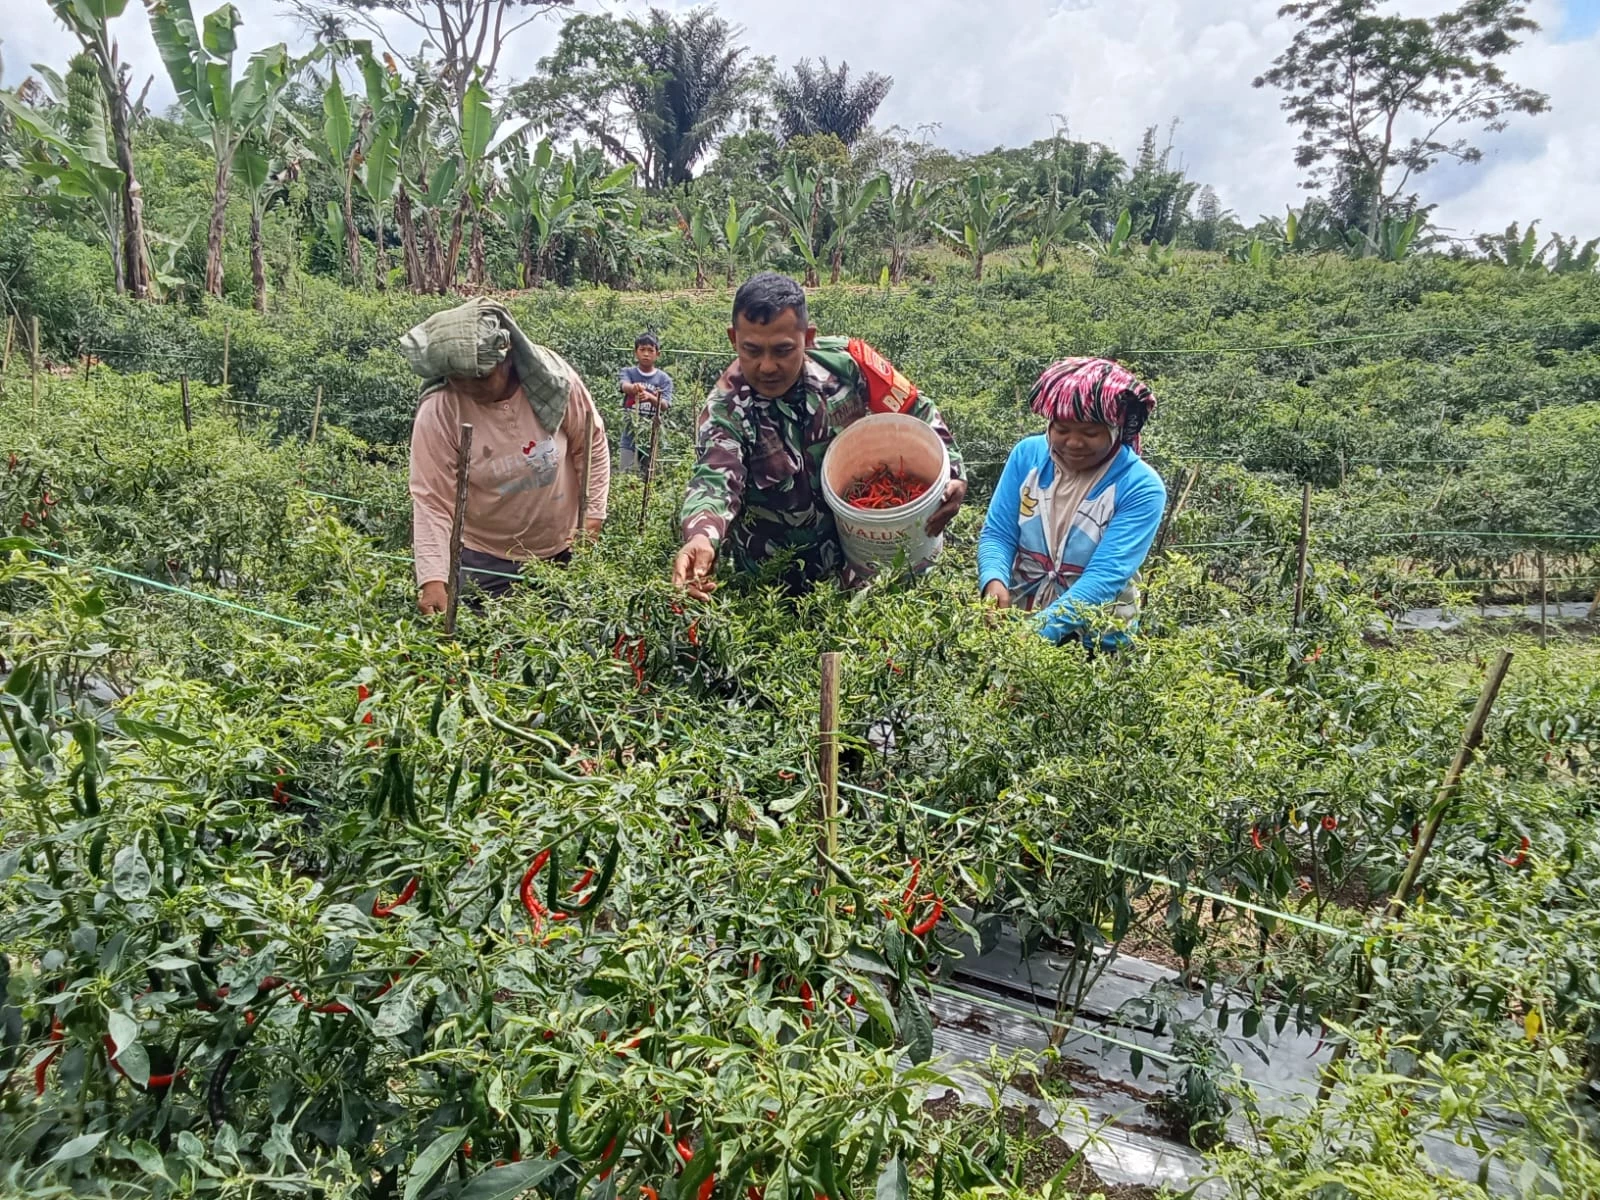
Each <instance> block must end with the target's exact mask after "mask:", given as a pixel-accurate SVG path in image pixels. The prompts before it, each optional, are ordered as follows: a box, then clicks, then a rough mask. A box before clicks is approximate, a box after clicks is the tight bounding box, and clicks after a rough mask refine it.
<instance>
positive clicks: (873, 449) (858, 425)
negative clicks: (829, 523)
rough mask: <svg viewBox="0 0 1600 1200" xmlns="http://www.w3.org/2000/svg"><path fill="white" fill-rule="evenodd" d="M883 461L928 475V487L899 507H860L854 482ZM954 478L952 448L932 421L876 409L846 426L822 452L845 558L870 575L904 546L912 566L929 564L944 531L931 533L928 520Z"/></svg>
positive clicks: (824, 480) (910, 472)
mask: <svg viewBox="0 0 1600 1200" xmlns="http://www.w3.org/2000/svg"><path fill="white" fill-rule="evenodd" d="M883 466H887V467H890V468H892V469H893V470H897V471H904V472H905V473H906V474H908V475H912V476H914V477H916V478H917V479H920V480H922V481H923V482H924V483H926V484H928V490H927V491H925V492H923V493H922V495H920V496H918V497H917V498H916V499H915V500H913V501H912V502H911V503H910V504H902V505H900V507H898V508H881V509H870V508H856V507H854V506H853V505H851V504H850V503H849V502H848V501H847V500H845V498H844V494H845V492H846V491H848V490H849V488H850V485H851V484H852V483H854V482H856V480H858V479H862V478H865V477H866V476H867V475H870V474H871V473H872V472H873V471H875V470H877V469H878V468H879V467H883ZM949 479H950V453H949V451H948V450H946V449H945V445H944V443H943V442H942V441H940V440H939V435H938V434H937V433H935V432H934V431H933V428H932V426H930V425H929V424H928V423H927V422H926V421H919V420H918V419H917V418H916V417H907V416H903V415H901V414H899V413H872V414H871V415H869V416H865V417H862V418H861V419H860V420H858V421H856V422H854V423H853V424H851V425H849V426H848V427H846V428H845V429H844V431H843V432H841V433H840V434H839V435H838V436H837V437H835V438H834V439H833V444H832V445H831V446H829V447H828V452H827V454H825V455H823V458H822V494H823V497H824V498H825V499H826V500H827V502H828V507H829V508H830V509H832V510H833V519H834V523H835V524H836V525H837V526H838V528H839V541H840V542H841V543H842V544H843V546H844V556H845V558H847V559H848V560H849V561H850V564H851V565H852V566H853V567H855V568H856V570H857V571H858V572H859V573H861V574H862V575H865V576H868V577H870V576H872V575H875V574H877V573H878V571H880V570H882V569H883V568H884V567H887V566H889V565H891V564H892V563H893V562H894V560H895V558H896V557H897V556H898V555H899V554H900V553H901V552H902V551H903V552H904V553H905V559H906V562H907V563H908V564H910V565H911V566H912V567H914V568H919V569H920V568H922V567H925V566H927V565H928V563H930V562H932V561H933V559H934V557H935V556H936V555H937V554H938V553H939V551H940V550H941V549H943V548H944V538H943V537H942V536H941V537H929V536H928V530H927V522H928V518H929V517H930V516H932V515H933V511H934V509H936V508H938V507H939V504H940V502H941V501H943V499H944V489H945V484H946V483H947V482H948V481H949Z"/></svg>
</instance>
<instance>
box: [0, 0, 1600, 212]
mask: <svg viewBox="0 0 1600 1200" xmlns="http://www.w3.org/2000/svg"><path fill="white" fill-rule="evenodd" d="M1448 2H1449V0H1395V7H1396V10H1397V11H1405V12H1408V13H1410V14H1418V15H1420V14H1426V13H1428V12H1430V11H1438V10H1440V9H1442V8H1444V7H1446V6H1447V4H1448ZM656 3H657V4H658V6H660V7H664V8H667V9H669V10H674V11H680V12H681V11H686V10H687V9H689V8H690V7H692V4H691V3H690V2H689V0H656ZM1279 3H1280V0H985V2H984V3H981V4H975V3H973V2H972V0H865V2H864V0H807V2H806V3H804V4H799V5H796V4H772V3H755V2H752V0H723V2H722V3H721V4H720V5H719V10H720V12H721V14H722V15H723V16H724V17H726V18H727V19H729V20H731V21H734V22H736V23H738V24H740V25H741V26H743V28H744V39H745V41H746V42H747V43H748V44H749V46H750V47H751V49H752V50H753V51H755V52H756V53H758V54H763V55H772V56H774V57H775V58H776V59H777V62H778V65H779V67H780V68H781V67H787V66H789V65H790V64H792V63H793V62H794V61H795V60H797V59H799V58H802V57H810V58H813V59H815V58H818V57H822V56H826V57H827V58H829V59H830V61H831V62H833V63H834V64H835V65H837V64H838V63H839V62H840V61H841V60H843V61H847V62H849V63H850V65H851V67H852V68H854V69H855V70H857V71H866V70H874V71H879V72H881V73H883V74H887V75H890V76H892V77H893V78H894V81H895V84H894V89H893V90H892V91H891V92H890V94H889V97H888V99H887V100H886V101H885V102H884V104H883V106H882V107H881V108H880V109H879V110H878V121H877V123H878V125H879V126H880V127H882V126H888V125H899V126H900V127H902V128H903V129H905V130H907V131H916V130H918V129H919V128H920V127H924V126H930V125H931V126H935V127H936V128H935V129H934V131H933V133H932V138H933V140H934V141H935V142H937V143H939V144H941V145H944V146H946V147H948V148H950V149H952V150H958V151H982V150H987V149H991V148H993V147H995V146H997V145H1019V144H1025V143H1027V142H1030V141H1033V140H1034V139H1036V138H1042V137H1048V136H1049V135H1050V133H1051V131H1052V129H1053V127H1054V124H1055V121H1056V118H1057V117H1058V116H1059V117H1063V118H1065V119H1066V121H1067V125H1068V129H1069V130H1070V132H1071V135H1072V136H1073V137H1078V138H1084V139H1087V140H1093V141H1100V142H1105V143H1107V144H1108V145H1111V146H1113V147H1114V148H1116V149H1117V150H1118V151H1120V152H1121V153H1123V154H1124V155H1127V156H1131V155H1132V154H1133V153H1134V151H1135V150H1136V149H1137V148H1138V144H1139V139H1140V136H1141V134H1142V133H1143V131H1144V129H1145V128H1146V127H1147V126H1150V125H1157V126H1160V127H1161V130H1162V135H1163V137H1165V134H1166V129H1167V127H1168V126H1169V125H1170V123H1171V121H1172V119H1173V118H1174V117H1178V118H1180V123H1179V125H1178V127H1177V129H1176V132H1175V133H1174V135H1173V149H1174V155H1175V157H1176V158H1177V159H1178V160H1180V161H1181V163H1182V165H1183V166H1184V167H1185V168H1186V170H1187V171H1188V172H1189V175H1190V177H1191V178H1192V179H1195V180H1198V181H1200V182H1202V183H1209V184H1211V185H1212V186H1213V187H1214V188H1215V189H1216V191H1217V193H1218V195H1219V196H1220V197H1221V199H1222V202H1223V204H1224V205H1225V206H1226V207H1228V208H1230V209H1232V210H1233V211H1234V212H1235V213H1236V214H1237V215H1238V216H1239V217H1240V219H1241V220H1243V221H1245V222H1246V223H1247V224H1248V223H1252V222H1254V221H1255V219H1256V218H1257V217H1259V216H1261V215H1263V214H1267V215H1281V214H1282V213H1283V212H1284V209H1285V208H1286V207H1287V206H1289V205H1298V203H1299V202H1300V200H1301V198H1302V197H1303V195H1304V193H1303V191H1302V190H1301V189H1300V188H1299V186H1298V184H1299V181H1300V172H1299V170H1298V169H1297V168H1296V167H1295V165H1294V161H1293V153H1294V145H1295V132H1294V131H1293V130H1292V129H1291V128H1290V127H1289V126H1288V125H1287V124H1286V123H1285V122H1284V119H1283V114H1282V113H1281V112H1280V111H1279V108H1278V103H1279V99H1280V95H1279V94H1278V93H1276V92H1274V91H1272V90H1270V89H1256V88H1253V87H1252V86H1251V80H1252V79H1254V78H1255V76H1257V75H1258V74H1260V73H1261V72H1262V71H1264V70H1265V69H1266V68H1267V67H1268V65H1269V64H1270V63H1271V61H1272V59H1273V58H1274V57H1275V56H1276V55H1277V54H1278V52H1279V51H1280V50H1282V49H1283V48H1284V47H1285V46H1286V45H1287V44H1288V42H1289V39H1290V38H1291V37H1292V35H1293V27H1292V24H1291V23H1290V22H1287V21H1281V20H1279V19H1278V18H1277V16H1276V12H1277V9H1278V7H1279ZM194 4H195V8H196V11H197V12H204V11H209V9H210V8H211V7H214V5H213V4H212V3H211V0H194ZM235 4H236V7H237V8H238V9H239V11H240V13H241V15H242V16H243V18H244V24H243V25H242V26H241V27H240V29H239V36H240V41H241V46H242V48H243V49H245V50H247V51H248V50H254V49H257V48H260V47H262V46H266V45H269V44H272V43H274V42H278V41H287V42H288V43H289V44H290V46H291V48H297V47H298V48H302V49H303V48H304V47H305V46H306V45H307V38H306V35H305V34H304V32H303V31H302V30H301V29H299V28H298V27H297V25H296V23H295V22H294V20H293V19H292V18H291V17H290V16H288V15H287V14H286V12H285V11H284V8H283V6H282V5H281V4H280V3H279V2H278V0H235ZM0 6H3V7H4V9H5V11H6V14H7V16H8V17H10V18H11V19H10V20H9V21H7V22H4V23H3V24H0V58H3V61H4V73H3V75H0V84H3V85H4V86H6V87H14V86H15V85H16V84H17V83H18V82H20V80H21V79H22V78H23V77H24V76H25V75H26V74H27V72H28V70H29V64H30V63H33V62H37V61H42V62H45V63H48V64H51V65H55V66H60V65H61V64H63V63H64V62H65V60H66V59H67V57H68V56H69V55H70V54H71V53H72V51H73V49H74V43H73V41H72V39H71V38H70V36H69V35H68V34H67V33H66V32H65V30H64V29H62V28H61V27H60V26H59V25H58V24H56V22H55V21H54V19H53V18H52V16H51V14H50V10H49V7H48V5H47V3H46V0H0ZM579 7H580V8H582V9H584V10H586V11H602V10H603V11H611V12H614V13H623V12H627V11H643V10H644V9H645V8H646V7H647V6H646V5H645V4H641V3H635V2H633V0H580V3H579ZM1531 15H1532V16H1534V18H1535V19H1537V20H1538V21H1539V22H1540V24H1541V25H1542V26H1543V29H1542V30H1541V32H1539V33H1538V34H1536V35H1534V36H1532V37H1530V38H1528V39H1527V40H1526V41H1525V43H1524V45H1523V46H1522V47H1520V48H1519V49H1518V50H1517V51H1516V52H1515V53H1514V54H1513V55H1512V57H1511V58H1510V59H1508V60H1507V62H1506V67H1507V70H1508V72H1509V74H1510V75H1511V77H1512V78H1513V79H1515V80H1517V81H1518V82H1520V83H1523V84H1525V85H1528V86H1531V87H1535V88H1538V89H1540V90H1541V91H1544V92H1546V93H1548V94H1549V96H1550V104H1551V111H1549V112H1548V113H1545V114H1542V115H1540V116H1537V117H1521V116H1519V117H1517V118H1516V119H1515V120H1514V121H1513V123H1512V125H1511V127H1510V128H1508V129H1507V130H1506V131H1505V132H1503V133H1499V134H1486V135H1484V136H1483V137H1482V138H1481V139H1480V141H1479V143H1478V144H1479V145H1481V146H1482V147H1483V148H1484V152H1485V153H1484V159H1483V161H1482V162H1481V163H1478V164H1477V165H1475V166H1471V167H1457V166H1453V165H1441V166H1439V167H1436V168H1435V169H1434V170H1432V171H1430V172H1428V173H1427V174H1426V175H1424V176H1422V177H1421V179H1420V180H1419V182H1418V190H1419V191H1420V193H1421V195H1422V197H1423V199H1424V200H1425V201H1427V202H1431V203H1435V204H1437V206H1438V207H1437V209H1436V211H1435V213H1434V217H1433V219H1434V222H1435V224H1436V226H1437V227H1439V228H1440V229H1441V230H1442V231H1444V232H1447V233H1451V234H1454V235H1457V236H1461V237H1466V236H1470V235H1471V234H1473V233H1477V232H1498V231H1499V230H1502V229H1504V228H1505V227H1506V226H1507V225H1508V224H1510V223H1511V222H1512V221H1517V222H1521V223H1523V224H1524V226H1525V225H1526V222H1528V221H1529V220H1532V219H1537V220H1539V221H1540V228H1541V231H1542V232H1544V233H1546V234H1548V233H1550V232H1553V231H1559V232H1562V233H1565V234H1569V235H1571V234H1581V235H1582V236H1583V237H1584V238H1585V239H1587V238H1588V237H1593V236H1597V235H1600V121H1597V120H1595V119H1594V115H1595V113H1596V112H1597V111H1600V105H1597V104H1596V101H1595V100H1594V76H1595V73H1596V71H1597V70H1600V0H1532V4H1531ZM558 19H559V18H544V19H541V20H539V21H537V22H535V23H534V24H533V25H532V26H530V27H529V28H527V29H525V30H523V31H521V32H520V33H518V34H517V35H516V36H515V37H514V38H513V39H512V40H511V41H510V42H509V43H508V44H507V46H506V48H505V50H504V51H503V53H502V58H501V80H500V81H501V82H506V81H507V80H508V79H515V78H518V77H521V76H524V75H526V74H528V73H529V72H530V71H531V70H532V68H533V64H534V63H535V61H536V60H537V59H538V58H539V56H540V55H541V54H543V53H545V52H546V51H547V50H548V49H549V48H550V46H551V45H552V44H553V42H554V40H555V35H556V30H557V28H558V25H557V21H558ZM388 21H389V25H390V28H391V29H392V31H393V34H392V36H393V38H394V40H395V42H396V44H397V45H398V46H399V47H400V48H401V49H402V50H409V49H411V48H412V47H414V46H415V44H416V37H415V35H414V34H413V33H412V32H411V31H410V29H409V27H408V26H406V25H404V24H403V22H400V21H398V20H396V19H394V18H388ZM116 32H117V37H118V39H119V41H120V44H121V47H122V53H123V56H124V58H125V59H126V60H127V61H129V62H130V63H132V64H133V66H134V68H135V71H136V72H137V73H138V76H139V81H140V85H142V82H143V79H144V78H145V77H146V76H148V75H150V74H151V73H154V75H155V76H156V81H155V86H154V87H152V89H151V96H152V100H153V102H154V104H155V105H156V106H157V107H162V106H165V104H167V103H169V102H170V100H171V97H172V89H171V86H170V84H169V83H168V81H167V79H166V77H165V75H164V74H163V73H162V68H161V64H160V59H159V58H158V57H157V55H156V51H155V46H154V44H153V43H152V41H151V39H150V31H149V24H148V20H147V18H146V17H145V14H144V11H143V8H142V6H141V4H140V3H139V0H129V3H128V12H127V14H126V15H125V16H124V17H123V18H122V19H121V20H120V21H119V22H118V23H117V25H116Z"/></svg>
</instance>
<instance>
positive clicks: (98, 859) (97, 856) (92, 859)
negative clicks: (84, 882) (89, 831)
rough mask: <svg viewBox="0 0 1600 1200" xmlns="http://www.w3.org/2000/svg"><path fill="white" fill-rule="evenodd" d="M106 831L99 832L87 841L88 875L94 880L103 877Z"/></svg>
mask: <svg viewBox="0 0 1600 1200" xmlns="http://www.w3.org/2000/svg"><path fill="white" fill-rule="evenodd" d="M105 866H106V831H105V830H104V829H102V830H100V831H99V832H98V833H96V834H95V835H94V837H93V838H91V839H90V840H89V874H90V875H92V876H94V877H95V878H96V879H100V878H102V877H103V876H104V875H105Z"/></svg>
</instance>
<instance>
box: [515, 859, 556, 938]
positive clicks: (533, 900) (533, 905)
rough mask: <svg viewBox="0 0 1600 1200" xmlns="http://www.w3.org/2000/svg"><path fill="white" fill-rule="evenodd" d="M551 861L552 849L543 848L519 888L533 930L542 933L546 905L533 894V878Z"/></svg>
mask: <svg viewBox="0 0 1600 1200" xmlns="http://www.w3.org/2000/svg"><path fill="white" fill-rule="evenodd" d="M549 861H550V851H549V850H541V851H539V853H537V854H535V855H534V856H533V862H532V863H531V864H530V865H529V867H528V871H527V874H525V875H523V877H522V886H521V887H520V888H518V889H517V890H518V891H519V893H520V894H521V896H522V907H523V908H525V909H527V910H528V917H529V919H530V920H532V922H533V932H534V933H536V934H537V933H541V932H543V930H544V918H545V907H544V905H543V904H541V903H540V902H539V898H538V897H537V896H535V895H534V894H533V880H534V877H535V876H536V875H538V874H539V872H540V871H542V870H544V865H545V863H547V862H549Z"/></svg>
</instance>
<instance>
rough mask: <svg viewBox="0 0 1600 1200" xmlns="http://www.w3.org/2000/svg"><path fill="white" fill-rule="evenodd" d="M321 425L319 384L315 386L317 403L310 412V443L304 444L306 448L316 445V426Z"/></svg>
mask: <svg viewBox="0 0 1600 1200" xmlns="http://www.w3.org/2000/svg"><path fill="white" fill-rule="evenodd" d="M321 424H322V385H321V384H320V383H319V384H317V403H316V406H315V407H313V408H312V410H311V439H310V441H308V442H307V443H306V444H307V445H308V446H315V445H316V444H317V426H319V425H321Z"/></svg>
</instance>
